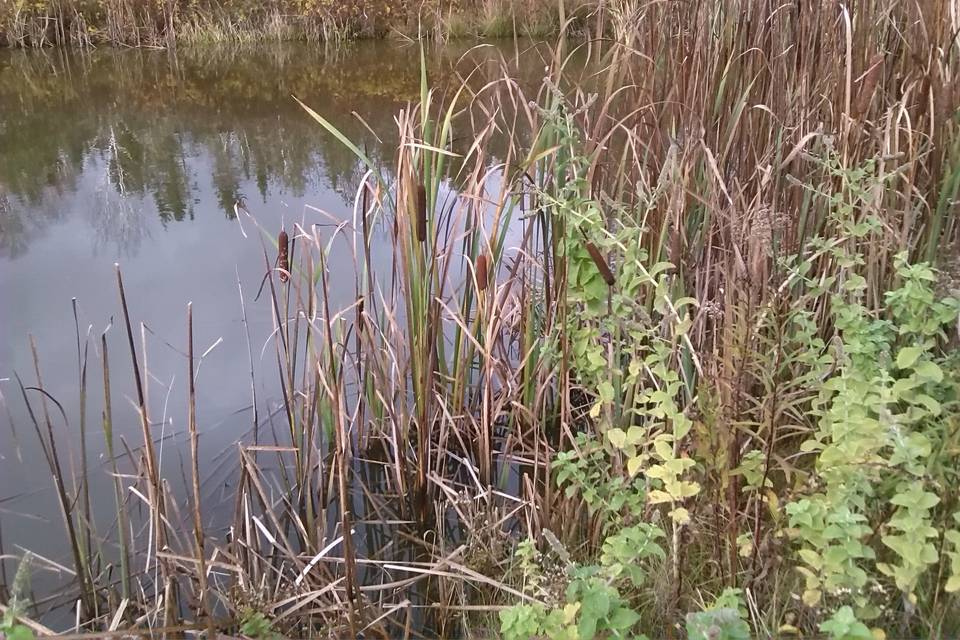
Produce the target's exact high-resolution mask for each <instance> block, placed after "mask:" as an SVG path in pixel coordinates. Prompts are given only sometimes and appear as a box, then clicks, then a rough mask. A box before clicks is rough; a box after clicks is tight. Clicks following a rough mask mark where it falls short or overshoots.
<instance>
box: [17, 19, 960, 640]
mask: <svg viewBox="0 0 960 640" xmlns="http://www.w3.org/2000/svg"><path fill="white" fill-rule="evenodd" d="M945 7H946V5H945V4H941V3H926V4H915V5H906V4H902V3H894V2H888V1H887V0H872V1H867V2H862V3H859V4H858V5H857V7H856V11H855V12H853V13H851V12H850V11H849V10H848V9H847V8H846V7H843V6H839V5H833V4H832V3H818V4H816V6H812V7H811V6H805V7H804V8H803V9H802V10H801V9H799V8H798V7H796V6H793V5H790V6H780V5H774V4H768V3H761V2H744V3H742V4H741V5H738V6H736V7H731V6H730V5H729V4H728V3H716V4H714V3H682V4H681V3H650V4H646V3H636V4H618V5H617V7H616V10H613V11H611V12H610V14H609V17H608V19H609V21H610V22H609V26H608V27H607V28H608V29H609V32H610V33H612V34H614V35H615V36H616V37H615V38H614V39H613V40H610V41H606V40H604V41H591V42H589V44H582V45H575V44H573V43H570V42H565V41H564V42H561V43H560V44H558V46H557V49H556V51H555V52H554V53H553V54H552V55H551V56H550V57H549V58H548V59H547V60H545V67H546V68H547V71H546V73H545V76H546V77H545V78H544V81H543V83H542V85H541V86H540V87H539V89H538V90H536V91H535V92H532V93H524V92H522V91H520V89H519V88H518V87H517V85H516V83H515V82H513V81H512V79H511V70H510V64H509V61H507V60H505V61H503V62H502V78H501V79H499V80H495V81H492V82H489V83H487V84H485V85H484V86H483V87H482V88H481V89H479V90H473V89H470V88H469V84H468V83H466V82H465V83H464V84H463V88H462V90H461V91H460V92H453V93H451V94H449V95H448V96H447V97H445V98H444V99H443V100H441V99H440V97H439V96H437V95H435V94H433V93H432V92H431V90H430V82H429V78H427V77H426V74H424V77H423V79H422V83H421V94H420V98H419V100H418V101H416V102H415V103H413V104H411V105H410V107H409V108H407V109H404V110H403V111H401V112H400V113H399V114H398V117H397V119H396V127H397V129H398V131H397V136H398V140H399V143H398V145H397V147H396V149H391V151H393V155H392V156H390V157H392V160H391V161H390V162H386V163H384V162H375V161H373V160H371V159H370V157H369V155H368V154H367V153H366V152H365V151H364V150H363V149H361V148H359V147H358V146H356V145H354V144H353V143H352V142H351V141H350V140H349V139H348V138H347V137H346V136H344V135H343V134H342V133H341V132H340V131H341V129H342V128H343V127H342V124H341V123H340V122H339V119H341V118H346V117H347V116H345V115H343V114H331V113H318V112H316V111H314V110H313V109H311V108H310V106H309V105H303V108H304V114H303V117H304V118H309V119H311V120H312V121H313V122H315V123H316V126H317V127H318V128H320V129H323V130H325V131H326V132H327V133H328V134H330V135H333V136H336V137H338V138H340V139H341V141H342V143H343V144H344V145H345V146H346V147H347V148H348V149H349V150H350V151H351V152H352V153H353V154H354V156H355V158H356V163H357V164H358V166H360V167H361V170H362V171H363V179H362V181H361V184H360V186H359V187H358V189H357V192H356V197H355V201H354V209H353V212H352V217H351V218H349V219H347V220H342V221H341V220H331V221H327V220H324V221H323V224H318V223H317V220H316V219H314V220H311V221H310V222H309V223H308V222H307V221H306V220H304V221H302V223H301V224H299V225H296V226H291V227H290V228H287V229H285V230H284V231H283V233H279V230H276V229H260V228H259V226H258V224H257V216H256V211H248V210H247V209H246V208H245V207H244V206H243V205H242V204H239V203H238V205H237V215H238V217H239V218H240V219H241V220H242V221H243V223H244V224H245V225H246V228H247V230H248V233H251V235H252V233H253V232H252V230H255V233H257V234H259V235H260V237H262V238H263V242H264V270H265V272H266V273H267V278H266V279H265V283H264V287H263V292H264V293H263V295H265V296H269V299H270V301H271V309H272V311H271V313H272V317H273V321H274V323H275V332H274V334H273V340H272V342H271V345H270V349H271V350H272V351H273V354H271V365H270V370H269V371H257V372H256V373H255V375H267V374H269V375H275V376H277V377H278V378H279V380H280V383H281V385H282V389H283V398H284V402H283V405H282V407H281V409H280V410H279V411H278V412H277V414H275V415H271V416H262V415H261V416H258V415H256V414H254V416H253V421H252V422H251V424H250V432H249V435H248V436H246V437H245V438H243V439H242V440H241V441H240V442H238V444H237V449H236V451H235V452H232V454H231V455H232V456H233V457H232V459H233V460H235V461H236V464H237V466H238V468H239V471H238V479H237V481H236V483H235V484H234V485H233V486H231V489H232V490H234V491H235V493H231V494H230V504H231V505H232V509H231V511H232V518H231V520H230V524H229V526H227V527H223V528H219V529H216V530H212V529H210V528H209V526H208V525H207V520H206V519H205V511H204V505H203V500H204V491H203V487H204V483H203V476H204V473H203V471H204V470H202V469H200V468H199V467H198V465H197V463H196V460H197V449H198V447H201V446H202V445H203V440H202V431H203V429H202V426H198V422H197V420H196V417H195V409H196V408H197V406H201V407H202V402H203V388H202V385H201V386H200V387H198V388H196V389H194V385H193V380H194V379H195V375H194V371H195V366H196V362H197V359H198V357H196V356H195V354H194V345H193V343H192V330H191V331H189V332H188V335H190V336H191V338H190V339H189V340H188V342H187V344H185V345H181V348H182V350H183V351H184V354H185V358H184V368H185V371H186V372H187V373H188V380H190V381H191V383H190V386H189V390H188V393H187V397H186V399H185V400H186V403H187V406H188V407H189V419H188V433H189V435H190V441H189V457H190V462H191V464H185V465H183V467H182V473H183V474H184V477H185V478H186V484H187V486H189V487H190V491H189V498H188V499H187V500H186V501H181V503H180V504H178V503H177V501H176V500H174V499H172V498H171V495H170V489H169V486H170V485H169V482H168V477H167V476H166V475H165V473H180V472H181V469H177V470H176V471H173V470H172V469H169V468H168V469H167V470H166V471H165V470H164V468H163V467H162V465H160V464H159V462H158V459H157V456H156V453H155V451H154V438H155V435H156V434H155V433H154V431H153V429H154V426H155V424H156V422H155V421H156V415H155V412H156V410H157V407H156V402H157V400H154V404H151V402H150V398H151V393H150V390H149V380H148V378H147V377H146V376H143V366H144V365H143V362H144V359H146V357H147V354H146V351H147V347H146V344H147V341H146V338H145V337H144V336H145V334H144V332H143V330H142V328H138V326H137V324H136V319H135V318H134V317H131V314H130V313H129V311H128V310H129V305H128V302H130V301H131V300H135V295H136V293H135V292H130V291H126V292H125V291H124V289H123V284H122V274H121V272H120V270H119V269H118V271H117V283H116V284H117V288H118V298H119V300H120V306H119V308H120V309H121V310H122V314H121V315H118V326H114V327H113V328H111V329H109V332H108V333H106V334H105V335H104V337H102V338H100V337H99V336H98V337H96V338H88V339H86V341H85V339H84V336H83V335H82V334H81V332H80V331H79V329H78V345H79V346H78V359H79V360H80V366H79V367H78V371H79V372H80V374H79V379H78V384H80V385H81V387H83V388H84V389H85V390H86V392H87V393H90V394H92V393H98V394H103V395H104V405H105V406H106V407H108V408H109V407H110V404H111V398H110V395H109V393H110V389H111V380H112V379H114V378H115V376H118V375H127V376H132V377H133V378H134V379H135V380H136V388H137V390H138V393H137V397H136V402H137V404H138V406H139V416H140V419H141V421H142V431H143V442H142V443H141V444H140V446H139V447H137V448H132V447H131V448H129V449H126V450H125V451H120V450H119V447H118V449H117V450H116V451H115V450H114V447H115V446H118V445H117V444H116V443H113V441H112V436H111V417H110V411H109V409H108V410H107V411H105V412H104V415H103V420H102V425H103V429H102V431H103V437H104V439H105V442H106V444H105V446H106V448H107V451H108V454H109V456H108V460H111V461H113V460H116V461H117V463H118V464H122V465H124V470H123V471H118V470H117V469H111V470H110V471H111V472H112V473H113V477H115V478H116V483H117V487H116V492H115V497H114V499H115V502H116V508H115V512H116V517H115V518H114V519H113V522H112V523H107V524H106V525H104V524H102V523H95V522H93V520H92V519H91V518H90V517H89V509H90V507H89V504H88V501H87V499H86V498H85V494H84V487H85V486H86V484H87V483H86V482H85V480H84V478H83V475H82V472H80V471H77V472H76V474H75V475H71V474H69V473H67V472H66V471H65V466H64V465H63V464H62V463H61V462H60V459H61V458H60V457H58V453H57V452H58V450H59V451H61V453H60V454H59V456H62V455H63V454H62V451H63V447H62V446H61V447H59V449H58V447H56V446H55V445H56V444H57V442H58V440H60V441H61V444H62V441H63V440H65V436H64V434H58V433H56V432H55V429H54V428H53V426H52V424H53V421H52V420H51V416H55V415H56V411H57V410H58V409H57V407H55V405H54V403H53V400H52V399H51V398H49V397H48V396H47V395H45V394H44V393H43V391H42V386H43V385H42V382H41V380H42V375H41V372H40V364H39V363H38V364H37V370H36V371H34V372H20V375H21V376H22V378H20V379H18V380H17V385H18V386H17V390H18V392H19V394H20V399H21V400H22V401H23V402H26V403H27V404H28V405H29V406H30V407H31V415H32V416H34V418H35V420H34V421H33V424H32V425H29V426H28V427H27V428H26V429H25V431H27V432H29V431H30V430H32V431H33V432H34V433H35V436H36V437H37V438H39V439H40V441H41V442H43V443H44V452H45V454H46V461H47V463H48V464H49V465H50V471H51V475H52V476H54V477H55V478H56V479H57V483H56V486H57V490H58V492H59V495H60V501H61V504H62V508H63V512H64V522H65V523H66V526H65V533H66V539H67V541H68V542H69V548H70V557H71V559H72V562H73V564H72V565H71V568H70V570H71V571H73V573H74V575H75V579H74V581H73V585H72V586H73V590H72V591H71V592H70V593H69V594H67V595H65V596H64V601H65V602H69V603H71V606H73V604H74V603H77V604H76V607H77V611H78V619H79V620H80V621H81V624H80V625H78V626H79V627H81V628H82V630H84V631H89V632H93V631H97V630H103V629H108V628H112V629H118V628H131V627H135V628H139V629H152V630H153V631H154V632H160V631H161V630H163V629H183V628H185V627H189V628H191V629H207V628H212V627H219V628H222V629H228V630H233V631H237V630H240V631H242V632H243V633H245V634H247V635H249V636H254V637H275V635H274V634H281V633H282V634H285V635H291V636H299V637H306V636H313V637H326V636H332V637H344V636H349V637H354V636H356V635H357V634H359V633H361V632H362V633H364V634H366V635H367V636H368V637H418V636H419V635H428V636H439V637H489V635H491V634H493V633H498V634H501V635H502V636H503V637H505V638H517V639H520V638H531V637H536V636H546V637H550V638H580V639H581V640H586V639H587V638H594V637H596V638H614V637H636V635H637V634H641V633H646V634H648V635H649V636H651V637H665V636H668V635H677V636H681V637H683V636H685V637H689V638H697V639H701V638H717V637H725V638H747V637H750V636H751V635H756V636H770V635H800V634H803V635H813V634H818V633H820V634H824V635H826V636H829V637H832V638H864V639H866V638H877V637H884V635H885V634H886V636H887V637H893V636H897V637H901V636H903V637H949V636H954V635H956V634H958V633H960V601H958V596H957V592H958V591H960V505H958V504H957V495H956V492H955V491H954V490H953V487H956V486H957V482H958V480H960V455H958V454H960V404H958V400H960V396H958V391H960V385H958V383H960V362H958V356H957V353H958V352H957V350H956V345H957V343H958V339H960V336H958V324H957V323H958V314H960V284H958V282H960V249H958V247H960V244H958V243H960V239H958V232H960V230H958V228H957V214H958V204H957V199H958V191H960V137H958V126H960V123H958V111H957V107H958V103H960V99H958V86H957V82H956V80H955V78H956V77H958V73H957V55H958V52H957V43H956V41H955V39H954V33H955V29H954V26H953V24H952V23H951V20H952V19H953V17H952V15H953V14H951V13H950V12H949V11H947V10H946V8H945ZM573 46H580V47H585V48H586V47H589V48H590V57H591V60H592V61H593V62H592V64H593V65H594V66H593V67H591V68H590V69H589V70H588V72H586V73H581V72H574V71H573V70H572V69H567V68H566V67H565V61H566V60H567V54H568V53H569V51H570V47H573ZM465 73H469V70H466V71H465ZM494 137H503V138H505V139H506V140H507V147H506V151H505V152H504V155H503V157H496V158H495V157H492V156H491V155H489V149H490V148H491V146H492V145H491V144H490V141H491V139H493V138H494ZM455 139H456V140H457V141H458V142H457V143H456V144H454V143H453V141H454V140H455ZM463 140H467V143H466V145H464V144H463V142H462V141H463ZM382 157H388V156H387V155H386V154H384V155H383V156H382ZM451 175H453V176H455V177H456V181H455V182H456V184H458V185H462V186H460V188H459V190H457V191H453V190H451V189H449V182H448V181H447V179H448V178H449V177H451ZM375 228H385V229H387V230H388V233H389V237H390V239H391V258H392V265H391V266H392V268H391V269H390V270H389V272H388V273H379V272H376V271H375V270H373V269H372V268H371V266H370V265H371V256H370V237H371V233H372V230H373V229H375ZM252 241H253V240H252ZM334 247H339V248H340V249H341V250H347V251H349V252H350V255H352V257H353V262H354V264H355V272H354V273H353V274H351V276H352V278H353V281H352V283H351V284H352V287H353V296H352V299H353V302H352V303H351V304H349V305H347V306H345V307H344V308H339V309H337V308H331V307H330V306H329V300H330V295H329V294H330V290H331V284H330V283H331V279H332V278H333V277H336V278H337V279H338V281H342V280H344V276H343V274H342V273H338V274H335V275H334V274H332V273H330V271H329V270H328V268H327V260H328V256H329V252H330V251H332V250H333V248H334ZM341 283H342V282H341ZM252 295H254V292H251V291H250V290H249V288H241V291H240V296H241V300H244V301H246V300H249V299H250V296H252ZM245 314H246V309H245V308H244V317H246V315H245ZM184 323H185V324H186V326H187V327H192V314H191V311H190V309H189V308H187V309H185V312H184ZM118 332H119V333H120V334H121V335H120V336H117V335H115V334H117V333H118ZM111 340H116V344H114V343H113V342H111ZM108 344H109V348H108ZM252 360H253V358H252V357H251V361H252ZM274 364H275V366H274ZM251 369H254V366H253V363H251ZM94 372H95V373H94ZM101 374H102V375H101ZM251 375H254V374H251ZM252 388H253V389H256V386H255V385H252ZM254 396H255V391H254ZM252 403H253V406H258V403H257V399H256V397H253V398H252ZM201 415H202V413H201ZM74 422H76V421H72V422H71V423H74ZM93 432H94V431H93V426H92V424H90V425H86V427H85V431H84V427H81V431H80V433H81V434H84V433H85V434H86V435H84V436H82V437H85V438H92V437H94V436H93V435H92V434H93ZM98 437H99V436H98ZM79 468H82V469H86V466H82V467H78V469H79ZM91 472H92V471H91ZM400 541H402V543H401V542H400ZM133 558H135V559H136V561H135V562H132V561H131V559H133ZM34 562H43V560H39V559H34ZM21 595H22V593H21ZM18 606H19V608H18V609H17V614H18V615H19V616H20V617H21V619H29V618H30V617H31V610H30V609H29V603H26V602H24V600H23V599H22V598H21V600H20V601H19V605H18ZM11 620H12V618H11ZM11 624H12V623H11Z"/></svg>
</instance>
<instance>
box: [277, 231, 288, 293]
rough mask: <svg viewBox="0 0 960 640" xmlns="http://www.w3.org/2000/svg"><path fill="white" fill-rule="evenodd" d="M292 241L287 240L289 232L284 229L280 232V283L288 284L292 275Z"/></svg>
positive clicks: (278, 260) (278, 264)
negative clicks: (290, 250)
mask: <svg viewBox="0 0 960 640" xmlns="http://www.w3.org/2000/svg"><path fill="white" fill-rule="evenodd" d="M289 244H290V240H289V239H288V238H287V232H286V231H284V230H283V229H281V230H280V235H279V236H277V245H278V250H279V251H278V254H277V266H278V267H280V282H286V281H287V279H288V278H289V275H288V274H289V273H290V254H289V246H288V245H289Z"/></svg>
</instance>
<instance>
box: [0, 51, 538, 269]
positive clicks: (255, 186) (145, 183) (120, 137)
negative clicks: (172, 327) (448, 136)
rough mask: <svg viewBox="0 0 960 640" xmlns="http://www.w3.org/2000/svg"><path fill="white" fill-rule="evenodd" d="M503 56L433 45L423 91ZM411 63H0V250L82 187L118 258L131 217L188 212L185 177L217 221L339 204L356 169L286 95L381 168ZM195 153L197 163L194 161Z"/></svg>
mask: <svg viewBox="0 0 960 640" xmlns="http://www.w3.org/2000/svg"><path fill="white" fill-rule="evenodd" d="M504 53H505V52H504V51H503V50H502V49H499V48H496V47H490V46H487V47H480V48H468V47H466V46H461V47H445V48H442V49H437V50H433V51H431V55H430V63H429V64H430V68H431V75H432V81H433V82H434V83H435V84H436V86H437V87H438V88H439V89H440V91H443V90H444V88H446V87H449V86H450V85H451V84H452V83H453V81H454V80H455V74H456V73H457V72H458V71H459V72H461V73H464V74H466V73H469V72H470V71H472V70H473V69H474V67H475V66H476V65H478V64H479V68H478V69H477V70H476V72H475V73H474V74H473V77H472V81H473V82H474V83H476V85H477V86H480V85H481V84H482V83H484V82H485V81H486V80H487V79H488V78H487V77H486V76H488V75H491V76H492V75H493V74H495V73H498V68H499V65H498V60H500V58H501V57H502V56H503V55H504ZM461 58H463V59H461ZM527 58H529V59H530V60H531V64H526V65H523V66H522V67H521V69H520V70H519V73H521V74H523V73H526V74H527V75H528V76H530V77H531V79H534V78H535V77H536V76H537V75H538V73H539V71H540V70H541V69H542V65H540V64H538V63H537V60H536V59H535V57H534V56H533V55H531V56H527ZM484 61H487V62H486V64H484ZM419 66H420V54H419V48H418V47H416V46H412V45H405V44H399V43H384V42H380V43H363V44H361V45H356V46H354V47H350V48H347V49H343V50H336V51H325V50H324V49H322V48H320V47H311V46H306V45H277V46H272V47H267V48H256V49H249V48H235V47H233V48H218V49H212V50H209V49H205V50H201V51H191V50H181V51H180V52H179V54H178V55H177V56H175V57H174V56H171V55H170V54H168V53H167V52H161V51H141V50H135V51H116V50H105V51H99V50H97V51H93V52H89V53H84V54H80V53H69V52H61V51H57V52H42V53H37V52H3V53H0V114H2V117H0V150H2V152H0V216H2V218H0V255H3V256H8V257H15V256H17V255H20V254H22V253H23V252H24V251H26V250H27V247H28V246H29V243H28V241H27V239H28V238H30V237H34V236H35V235H36V234H37V233H38V232H40V231H42V230H43V229H44V228H45V227H46V226H47V225H49V224H51V223H54V222H56V221H57V220H59V219H60V218H61V217H62V216H63V215H64V204H65V201H64V199H65V198H68V199H69V198H72V197H75V196H76V194H77V193H79V192H82V191H84V187H83V186H81V182H84V181H86V182H87V183H88V187H92V189H91V191H92V195H91V196H90V198H91V201H90V202H88V203H85V206H84V208H85V210H86V211H88V212H89V214H88V218H89V220H90V222H91V224H92V226H93V227H94V228H95V230H96V238H97V242H99V243H107V242H109V243H115V244H116V245H117V246H118V247H120V248H121V249H122V251H123V252H124V253H126V254H130V252H131V251H135V250H136V248H137V247H138V246H139V243H140V242H141V241H142V239H143V237H144V235H145V233H146V230H145V226H144V216H148V215H154V214H155V215H156V216H158V218H159V220H160V221H161V223H162V224H163V225H167V224H170V223H173V222H179V221H183V220H192V219H194V218H196V217H197V216H198V215H201V212H200V211H198V208H197V204H198V201H197V185H198V184H199V182H201V180H205V179H206V177H207V176H201V175H200V174H199V173H198V171H204V172H208V173H209V178H210V180H211V182H212V185H213V189H214V195H215V199H216V203H217V205H218V209H219V211H220V213H221V214H222V215H225V216H227V217H230V216H233V204H234V202H236V201H237V199H238V198H240V197H241V196H244V197H246V198H248V199H250V200H258V201H260V202H261V203H267V202H268V201H269V200H270V199H271V196H275V195H277V194H285V195H289V196H291V197H293V198H302V197H303V196H304V195H306V194H307V193H309V192H311V191H315V190H316V189H318V188H330V189H333V190H334V191H337V192H343V193H345V194H350V196H352V193H353V191H354V190H355V187H356V184H357V182H358V178H359V167H358V166H357V163H356V161H355V158H354V157H353V156H352V155H351V154H350V152H349V151H347V150H346V149H345V148H344V147H343V146H342V145H340V144H338V143H336V142H335V141H334V140H333V139H332V138H331V137H330V136H328V135H327V134H325V133H324V132H323V131H322V130H321V129H320V128H319V127H318V126H317V125H316V124H315V123H313V122H312V121H310V120H309V119H308V118H307V117H305V116H304V114H303V112H302V111H301V110H300V109H299V107H297V106H296V104H295V103H294V101H293V100H292V99H291V98H290V96H291V95H296V96H298V97H300V98H301V99H302V100H304V101H305V102H306V103H308V104H310V105H311V106H312V107H313V108H315V109H316V110H317V111H319V112H320V113H324V114H330V116H331V119H332V120H333V121H334V122H336V124H337V126H338V127H340V128H341V129H342V130H343V131H344V133H345V134H346V135H348V136H349V137H350V138H351V139H352V140H355V141H358V142H359V143H360V144H363V145H366V146H367V147H368V149H370V155H372V156H373V158H374V159H375V160H379V158H380V154H381V153H382V152H383V151H382V150H384V149H387V150H389V149H391V145H390V142H391V140H390V136H391V134H392V133H393V132H394V130H395V129H396V127H395V124H394V122H393V118H394V116H395V115H396V113H397V110H398V108H400V107H401V106H403V105H404V104H405V103H407V102H408V101H417V100H418V99H419V82H420V70H419ZM485 71H486V72H487V73H485ZM364 123H365V124H366V126H364ZM373 132H376V135H375V134H374V133H373ZM378 136H379V137H378ZM384 136H385V137H386V139H384ZM383 143H385V144H383ZM387 153H392V152H391V151H388V152H387ZM200 157H203V158H205V159H207V160H208V162H202V163H198V162H196V160H197V158H200ZM66 208H67V209H69V208H70V207H69V204H68V206H67V207H66ZM210 213H211V212H203V214H204V215H209V214H210Z"/></svg>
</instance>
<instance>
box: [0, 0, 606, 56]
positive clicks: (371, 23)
mask: <svg viewBox="0 0 960 640" xmlns="http://www.w3.org/2000/svg"><path fill="white" fill-rule="evenodd" d="M596 4H597V3H596V2H593V1H584V0H567V5H568V6H567V8H566V11H568V12H569V13H570V15H578V14H579V15H580V16H581V17H585V16H586V14H587V13H588V12H589V11H590V10H591V9H593V8H595V6H596ZM601 4H602V3H601ZM572 26H573V25H568V29H569V28H571V27H572ZM559 28H560V16H559V14H558V11H557V3H556V2H554V1H553V0H534V1H533V2H519V1H518V0H271V1H270V2H259V1H257V0H6V1H5V2H4V3H3V4H2V5H0V45H3V44H6V45H7V46H17V47H44V46H50V45H53V46H66V45H77V46H92V45H96V44H101V43H110V44H116V45H130V46H137V47H168V46H173V45H175V44H176V43H178V42H179V43H185V44H207V43H211V42H233V41H239V42H253V41H271V40H273V41H278V40H280V41H282V40H311V41H318V40H322V41H342V40H347V39H354V38H381V37H385V36H400V37H411V36H412V37H416V36H417V35H418V34H419V35H421V36H424V37H430V38H438V39H445V38H448V37H465V36H486V37H502V36H507V35H513V34H517V35H531V36H542V35H547V34H555V33H557V32H558V31H559Z"/></svg>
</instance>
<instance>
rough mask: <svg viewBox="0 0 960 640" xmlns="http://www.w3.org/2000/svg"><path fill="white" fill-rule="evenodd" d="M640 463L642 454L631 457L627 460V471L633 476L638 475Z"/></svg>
mask: <svg viewBox="0 0 960 640" xmlns="http://www.w3.org/2000/svg"><path fill="white" fill-rule="evenodd" d="M640 465H641V462H640V456H636V457H633V458H630V459H629V460H627V473H629V474H630V476H631V477H633V476H635V475H637V471H640Z"/></svg>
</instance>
